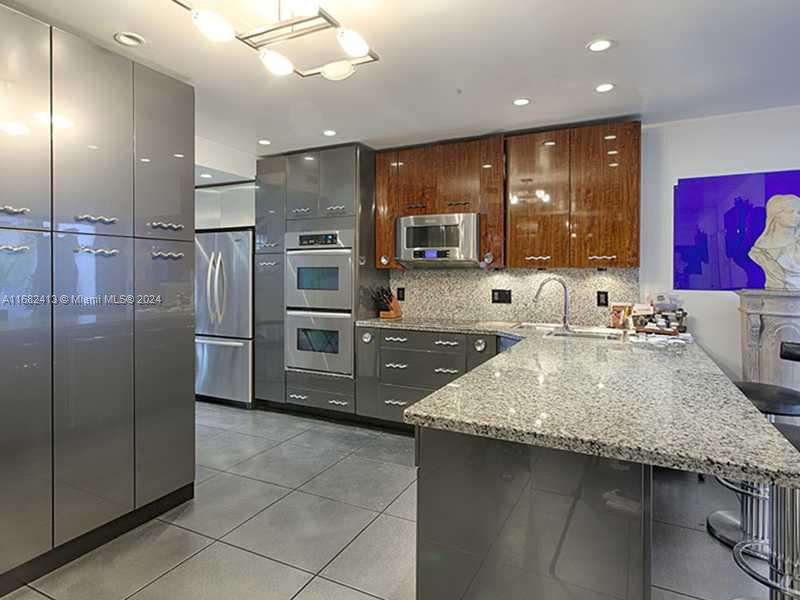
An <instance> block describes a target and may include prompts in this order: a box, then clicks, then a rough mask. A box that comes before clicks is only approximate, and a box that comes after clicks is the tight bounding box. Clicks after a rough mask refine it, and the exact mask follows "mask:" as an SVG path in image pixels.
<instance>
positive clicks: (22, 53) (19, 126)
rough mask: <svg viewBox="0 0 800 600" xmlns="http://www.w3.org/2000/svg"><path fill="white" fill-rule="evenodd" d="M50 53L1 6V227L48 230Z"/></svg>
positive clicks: (43, 32)
mask: <svg viewBox="0 0 800 600" xmlns="http://www.w3.org/2000/svg"><path fill="white" fill-rule="evenodd" d="M49 49H50V28H49V27H48V26H47V25H45V24H44V23H40V22H39V21H36V20H34V19H31V18H29V17H26V16H24V15H21V14H20V13H18V12H16V11H14V10H11V9H9V8H6V7H4V6H2V5H0V181H1V182H2V184H0V227H21V228H26V229H49V228H50V222H51V219H50V129H49V127H48V126H47V120H48V115H49V114H50V52H49ZM41 121H44V123H42V122H41ZM1 570H2V568H0V571H1Z"/></svg>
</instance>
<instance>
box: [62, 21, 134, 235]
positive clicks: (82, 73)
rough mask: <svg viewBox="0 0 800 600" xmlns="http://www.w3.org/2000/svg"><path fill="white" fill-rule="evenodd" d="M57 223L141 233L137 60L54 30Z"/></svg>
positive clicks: (99, 231) (88, 229)
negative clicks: (137, 218) (137, 217)
mask: <svg viewBox="0 0 800 600" xmlns="http://www.w3.org/2000/svg"><path fill="white" fill-rule="evenodd" d="M53 221H54V228H55V229H58V230H60V231H74V232H81V233H97V234H114V235H132V234H133V63H131V61H129V60H128V59H126V58H123V57H121V56H119V55H117V54H113V53H111V52H109V51H108V50H105V49H103V48H100V47H99V46H95V45H94V44H91V43H89V42H87V41H85V40H83V39H81V38H79V37H76V36H74V35H72V34H70V33H66V32H64V31H61V30H59V29H53Z"/></svg>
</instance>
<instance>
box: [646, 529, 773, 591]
mask: <svg viewBox="0 0 800 600" xmlns="http://www.w3.org/2000/svg"><path fill="white" fill-rule="evenodd" d="M653 585H655V586H658V587H661V588H665V589H668V590H672V591H675V592H679V593H682V594H686V595H689V596H694V597H696V598H704V599H707V600H717V599H724V598H740V597H747V598H754V599H762V598H763V599H766V598H767V593H766V591H765V590H764V588H763V587H762V586H761V585H759V584H758V583H756V582H755V581H754V580H752V579H750V578H749V577H748V576H747V575H745V574H744V573H743V572H742V571H740V570H739V568H738V567H737V566H736V564H735V563H734V562H733V558H732V556H731V549H730V548H728V547H726V546H723V545H722V544H720V543H718V542H717V541H716V540H714V539H713V538H712V537H711V536H710V535H708V534H707V533H705V532H703V531H696V530H693V529H687V528H684V527H675V526H673V525H666V524H663V523H655V524H654V526H653Z"/></svg>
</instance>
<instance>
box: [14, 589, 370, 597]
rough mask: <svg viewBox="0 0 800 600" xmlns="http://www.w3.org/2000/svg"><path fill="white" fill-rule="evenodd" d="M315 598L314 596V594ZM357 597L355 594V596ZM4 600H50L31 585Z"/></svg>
mask: <svg viewBox="0 0 800 600" xmlns="http://www.w3.org/2000/svg"><path fill="white" fill-rule="evenodd" d="M312 598H313V596H312ZM353 598H354V599H355V598H356V597H355V596H354V597H353ZM3 600H48V598H47V596H42V594H40V593H39V592H37V591H36V590H34V589H31V588H29V587H22V588H19V589H18V590H16V591H13V592H11V593H10V594H8V595H7V596H3ZM342 600H349V599H348V598H347V596H342Z"/></svg>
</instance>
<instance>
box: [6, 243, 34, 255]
mask: <svg viewBox="0 0 800 600" xmlns="http://www.w3.org/2000/svg"><path fill="white" fill-rule="evenodd" d="M30 249H31V247H30V246H11V245H10V244H3V245H2V246H0V250H2V251H3V252H12V253H14V254H19V253H20V252H27V251H28V250H30Z"/></svg>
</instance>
